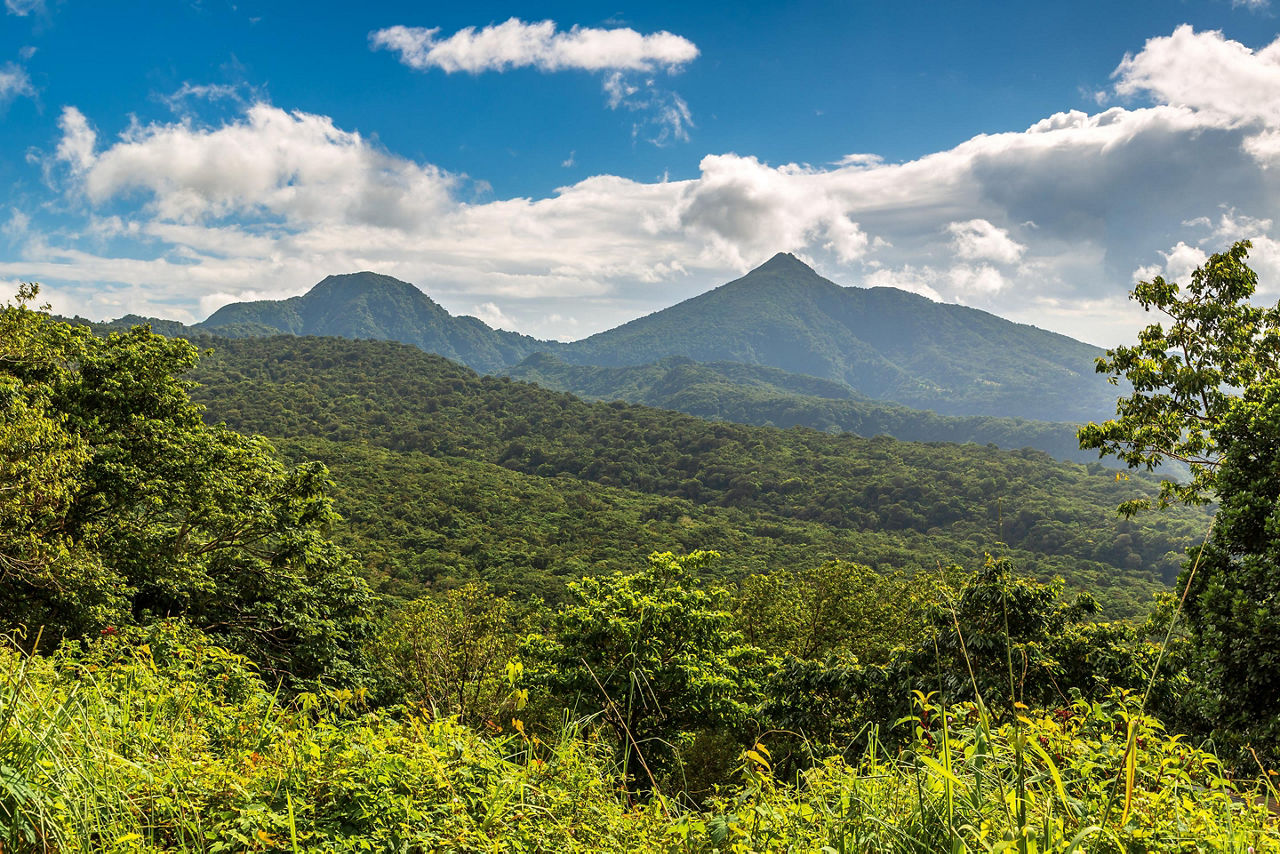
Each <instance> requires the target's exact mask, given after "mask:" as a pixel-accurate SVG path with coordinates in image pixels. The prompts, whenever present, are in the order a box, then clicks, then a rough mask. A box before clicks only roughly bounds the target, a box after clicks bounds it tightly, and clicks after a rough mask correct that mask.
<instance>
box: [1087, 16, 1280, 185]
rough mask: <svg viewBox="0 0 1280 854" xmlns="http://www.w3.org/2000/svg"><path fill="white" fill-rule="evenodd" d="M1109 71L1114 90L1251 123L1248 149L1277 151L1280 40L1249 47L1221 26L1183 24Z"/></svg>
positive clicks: (1219, 119) (1265, 153) (1225, 121)
mask: <svg viewBox="0 0 1280 854" xmlns="http://www.w3.org/2000/svg"><path fill="white" fill-rule="evenodd" d="M1112 76H1113V78H1114V79H1115V80H1116V85H1115V91H1116V94H1117V95H1120V96H1122V97H1135V96H1147V97H1149V98H1151V99H1152V100H1153V101H1156V102H1159V103H1165V104H1170V105H1172V106H1177V107H1187V108H1189V109H1192V110H1194V111H1196V112H1197V113H1200V114H1202V115H1203V116H1204V117H1206V118H1208V119H1209V120H1211V121H1214V122H1215V123H1217V124H1219V125H1221V126H1226V127H1230V126H1237V125H1244V126H1251V127H1253V129H1254V130H1255V132H1256V133H1255V134H1254V135H1253V136H1251V138H1250V139H1249V141H1248V145H1249V150H1250V152H1251V153H1252V154H1254V155H1255V156H1257V157H1259V158H1260V159H1263V160H1271V159H1273V158H1274V157H1275V156H1276V155H1277V154H1280V147H1278V142H1277V140H1278V139H1280V138H1278V137H1277V126H1278V125H1280V40H1277V41H1275V42H1272V43H1271V44H1270V45H1268V46H1266V47H1264V48H1262V49H1261V50H1258V51H1253V50H1250V49H1249V48H1248V47H1246V46H1245V45H1243V44H1241V43H1240V42H1237V41H1232V40H1230V39H1228V38H1226V36H1224V35H1223V34H1222V33H1221V32H1218V31H1211V32H1200V33H1197V32H1195V30H1193V29H1192V28H1191V26H1190V25H1187V24H1184V25H1182V26H1180V27H1178V28H1177V29H1176V30H1174V31H1173V33H1172V34H1171V35H1168V36H1161V37H1159V38H1153V39H1150V40H1149V41H1147V43H1146V45H1145V46H1144V47H1143V49H1142V50H1141V51H1140V52H1139V53H1138V54H1137V55H1134V56H1126V57H1125V58H1124V60H1123V61H1122V62H1121V63H1120V66H1119V67H1118V68H1117V69H1116V70H1115V73H1114V74H1113V75H1112Z"/></svg>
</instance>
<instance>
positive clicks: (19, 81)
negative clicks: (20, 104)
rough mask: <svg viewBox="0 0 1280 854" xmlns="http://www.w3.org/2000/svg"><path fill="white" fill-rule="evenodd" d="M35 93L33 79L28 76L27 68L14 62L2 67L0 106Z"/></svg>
mask: <svg viewBox="0 0 1280 854" xmlns="http://www.w3.org/2000/svg"><path fill="white" fill-rule="evenodd" d="M35 93H36V90H35V87H33V86H32V85H31V78H30V77H29V76H27V70H26V69H25V68H23V67H22V66H21V65H17V64H15V63H12V62H7V63H5V64H4V65H0V105H3V104H5V103H7V102H9V101H11V100H12V99H14V98H18V97H22V96H26V97H30V96H32V95H34V94H35Z"/></svg>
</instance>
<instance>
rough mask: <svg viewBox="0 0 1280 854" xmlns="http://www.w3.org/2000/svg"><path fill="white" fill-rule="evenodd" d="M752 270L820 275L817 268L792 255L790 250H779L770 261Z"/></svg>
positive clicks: (757, 271)
mask: <svg viewBox="0 0 1280 854" xmlns="http://www.w3.org/2000/svg"><path fill="white" fill-rule="evenodd" d="M751 272H752V273H761V272H769V273H801V272H803V273H809V274H811V275H814V276H816V275H818V273H817V271H816V270H814V269H813V268H812V267H810V266H809V265H808V264H806V263H804V262H803V261H801V260H800V259H799V258H797V257H796V256H794V255H792V254H791V253H790V252H779V253H778V254H777V255H774V256H773V257H772V258H770V259H769V260H768V261H765V262H764V263H763V264H761V265H760V266H759V267H756V268H755V269H754V270H752V271H751ZM748 275H750V274H748Z"/></svg>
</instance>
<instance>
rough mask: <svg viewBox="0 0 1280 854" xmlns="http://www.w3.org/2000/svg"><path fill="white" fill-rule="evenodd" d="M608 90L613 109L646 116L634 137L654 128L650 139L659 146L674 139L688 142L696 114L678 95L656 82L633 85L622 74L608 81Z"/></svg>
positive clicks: (633, 134)
mask: <svg viewBox="0 0 1280 854" xmlns="http://www.w3.org/2000/svg"><path fill="white" fill-rule="evenodd" d="M604 91H605V95H606V96H607V101H608V104H609V109H611V110H616V109H619V108H624V109H626V110H630V111H631V112H633V113H640V114H642V115H643V117H644V118H642V119H641V120H640V121H638V122H636V123H635V124H633V125H632V127H631V133H632V136H637V137H638V136H640V135H641V133H642V132H644V131H645V130H646V129H647V128H653V129H654V131H653V133H652V134H649V135H647V139H648V140H649V142H652V143H654V144H655V145H665V144H666V143H667V142H668V141H670V140H672V139H678V140H680V141H682V142H688V140H689V128H691V127H693V113H692V112H690V110H689V105H688V104H686V103H685V101H684V99H683V98H681V97H680V96H679V95H678V94H676V93H675V92H671V91H668V90H666V89H663V88H661V87H659V86H657V85H655V84H654V81H653V80H652V79H648V80H645V81H643V82H641V83H630V82H628V81H627V80H626V79H625V78H624V76H623V73H622V72H621V71H615V72H613V73H612V74H610V75H609V76H608V77H606V78H605V80H604Z"/></svg>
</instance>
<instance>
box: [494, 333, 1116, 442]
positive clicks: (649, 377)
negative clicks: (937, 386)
mask: <svg viewBox="0 0 1280 854" xmlns="http://www.w3.org/2000/svg"><path fill="white" fill-rule="evenodd" d="M505 373H506V374H507V376H510V377H512V378H513V379H518V380H523V381H525V382H536V383H538V384H539V385H541V386H545V387H547V388H552V389H556V390H557V391H567V392H569V393H570V394H573V395H577V396H578V397H581V398H584V399H587V400H606V401H607V400H625V401H627V402H628V403H640V404H643V405H645V406H654V407H657V408H659V409H674V410H676V411H677V412H685V413H688V414H689V415H697V416H699V417H701V418H710V419H714V420H719V421H736V422H738V423H740V424H757V425H762V426H769V427H810V428H812V429H814V430H822V431H824V432H850V433H857V434H858V435H859V436H877V435H881V434H883V435H887V436H893V437H894V438H895V439H904V440H908V441H914V442H957V443H966V442H972V443H975V444H979V445H985V444H988V443H990V444H994V445H997V446H998V447H1001V448H1010V449H1012V448H1035V449H1037V450H1041V451H1044V452H1046V453H1048V454H1051V455H1053V456H1054V457H1056V458H1058V459H1060V460H1075V461H1077V462H1092V461H1094V460H1096V459H1097V453H1096V452H1093V451H1081V450H1080V446H1079V443H1078V442H1077V441H1076V425H1074V424H1068V423H1054V422H1046V421H1032V420H1029V419H1025V418H999V417H996V416H991V415H938V414H937V413H935V412H929V411H926V410H921V409H912V408H910V407H907V406H902V405H901V404H896V403H889V402H886V401H881V400H872V399H871V398H868V397H866V396H865V395H861V394H859V393H857V392H855V391H854V390H853V389H851V388H849V387H848V386H847V385H845V384H844V383H839V382H835V381H834V380H824V379H819V378H817V377H807V376H803V375H801V374H792V373H788V372H786V371H783V370H779V369H778V368H769V367H765V366H763V365H747V364H743V363H742V362H706V363H703V362H695V361H693V360H692V359H689V358H688V357H685V356H669V357H667V358H665V359H662V360H660V361H657V362H650V363H649V364H647V365H628V366H622V367H599V366H595V365H571V364H569V363H568V362H565V361H564V360H562V359H559V358H557V357H555V356H553V355H551V354H549V353H534V354H533V355H532V356H530V357H529V358H527V359H525V360H524V361H523V362H521V363H520V364H519V365H516V366H515V367H512V368H508V369H507V370H506V371H505Z"/></svg>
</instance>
